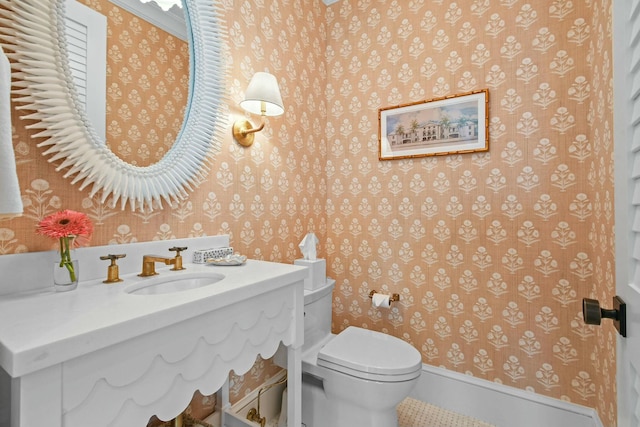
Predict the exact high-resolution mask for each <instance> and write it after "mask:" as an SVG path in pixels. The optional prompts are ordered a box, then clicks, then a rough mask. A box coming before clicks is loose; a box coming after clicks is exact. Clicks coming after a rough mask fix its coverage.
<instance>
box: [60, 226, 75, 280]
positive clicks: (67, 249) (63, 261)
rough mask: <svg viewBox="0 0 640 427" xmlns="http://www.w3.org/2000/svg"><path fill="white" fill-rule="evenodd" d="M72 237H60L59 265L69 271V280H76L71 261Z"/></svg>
mask: <svg viewBox="0 0 640 427" xmlns="http://www.w3.org/2000/svg"><path fill="white" fill-rule="evenodd" d="M72 238H73V237H70V236H65V237H60V267H66V268H67V270H68V271H69V278H70V279H71V282H72V283H73V282H75V281H76V271H75V268H74V267H73V262H72V261H71V242H70V241H71V239H72Z"/></svg>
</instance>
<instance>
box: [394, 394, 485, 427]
mask: <svg viewBox="0 0 640 427" xmlns="http://www.w3.org/2000/svg"><path fill="white" fill-rule="evenodd" d="M398 421H399V427H494V426H492V425H491V424H487V423H485V422H482V421H480V420H477V419H475V418H471V417H467V416H465V415H460V414H457V413H455V412H451V411H447V410H446V409H442V408H439V407H437V406H434V405H430V404H428V403H425V402H421V401H419V400H415V399H412V398H410V397H408V398H406V399H405V400H403V401H402V402H400V404H399V405H398Z"/></svg>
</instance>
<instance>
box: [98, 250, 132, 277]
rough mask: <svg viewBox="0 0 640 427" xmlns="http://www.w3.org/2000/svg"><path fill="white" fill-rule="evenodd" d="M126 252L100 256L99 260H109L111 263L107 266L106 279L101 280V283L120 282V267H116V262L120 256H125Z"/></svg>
mask: <svg viewBox="0 0 640 427" xmlns="http://www.w3.org/2000/svg"><path fill="white" fill-rule="evenodd" d="M126 256H127V255H126V254H118V255H112V254H109V255H103V256H101V257H100V259H101V260H103V261H106V260H111V264H110V265H109V267H107V280H103V281H102V283H117V282H122V279H121V278H120V269H119V267H118V262H117V260H119V259H120V258H124V257H126Z"/></svg>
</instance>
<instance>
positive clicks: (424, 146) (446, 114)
mask: <svg viewBox="0 0 640 427" xmlns="http://www.w3.org/2000/svg"><path fill="white" fill-rule="evenodd" d="M487 150H489V90H488V89H483V90H478V91H473V92H468V93H463V94H459V95H452V96H446V97H443V98H435V99H429V100H426V101H420V102H414V103H411V104H404V105H396V106H393V107H386V108H381V109H379V110H378V158H379V159H380V160H394V159H406V158H412V157H425V156H442V155H447V154H457V153H471V152H475V151H487Z"/></svg>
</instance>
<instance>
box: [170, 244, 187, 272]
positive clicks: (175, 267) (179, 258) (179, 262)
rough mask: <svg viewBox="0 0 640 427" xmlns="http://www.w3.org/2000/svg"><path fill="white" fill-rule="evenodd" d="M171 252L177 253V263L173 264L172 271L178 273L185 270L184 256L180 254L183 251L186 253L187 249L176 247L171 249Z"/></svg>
mask: <svg viewBox="0 0 640 427" xmlns="http://www.w3.org/2000/svg"><path fill="white" fill-rule="evenodd" d="M169 250H170V251H171V252H175V253H176V256H175V261H176V262H175V263H174V264H173V268H172V269H171V270H173V271H176V270H184V269H185V268H184V267H183V266H182V255H180V252H182V251H186V250H187V247H186V246H174V247H172V248H169Z"/></svg>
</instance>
